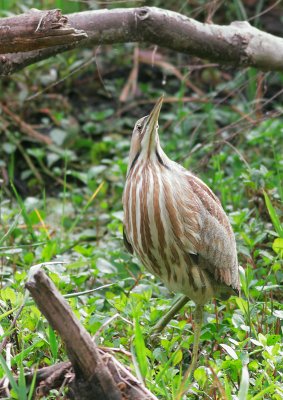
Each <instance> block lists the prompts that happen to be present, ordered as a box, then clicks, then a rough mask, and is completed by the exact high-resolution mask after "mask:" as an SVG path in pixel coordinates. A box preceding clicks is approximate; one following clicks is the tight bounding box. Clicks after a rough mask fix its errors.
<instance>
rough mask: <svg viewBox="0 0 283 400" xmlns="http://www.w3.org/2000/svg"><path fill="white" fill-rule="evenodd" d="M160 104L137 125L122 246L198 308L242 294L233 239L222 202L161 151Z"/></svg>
mask: <svg viewBox="0 0 283 400" xmlns="http://www.w3.org/2000/svg"><path fill="white" fill-rule="evenodd" d="M161 105H162V98H161V99H159V101H158V102H157V103H156V105H155V107H154V109H153V110H152V112H151V114H150V115H149V116H146V117H144V118H141V119H140V120H138V121H137V123H136V125H135V128H134V131H133V135H132V141H131V149H130V155H129V166H128V172H127V179H126V185H125V190H124V194H123V206H124V241H125V244H126V247H127V248H128V250H129V251H131V252H135V253H136V255H137V256H138V258H139V259H140V260H141V261H142V263H143V264H144V266H145V267H146V268H147V269H148V270H149V271H150V272H151V273H153V274H154V275H156V276H157V277H159V278H160V279H161V280H162V281H163V282H164V284H165V285H166V286H167V287H168V288H169V289H170V290H172V291H173V292H180V293H183V294H185V295H186V296H188V297H189V298H191V299H192V300H193V301H194V302H195V303H196V304H201V305H202V304H205V303H206V302H207V301H208V300H209V299H210V298H212V297H219V298H221V299H227V298H229V297H230V295H231V294H233V293H235V292H237V291H238V290H239V276H238V261H237V252H236V243H235V238H234V234H233V231H232V228H231V225H230V223H229V220H228V217H227V215H226V214H225V212H224V210H223V208H222V206H221V203H220V201H219V200H218V198H217V197H216V196H215V195H214V193H213V192H212V191H211V190H210V189H209V188H208V187H207V186H206V185H205V184H204V183H203V182H202V181H201V180H200V179H199V178H197V177H196V176H194V175H193V174H192V173H190V172H189V171H187V170H186V169H184V168H183V167H182V166H180V165H179V164H177V163H175V162H174V161H171V160H170V159H169V158H168V157H167V156H166V154H165V153H164V151H163V150H162V149H161V147H160V143H159V137H158V117H159V113H160V109H161Z"/></svg>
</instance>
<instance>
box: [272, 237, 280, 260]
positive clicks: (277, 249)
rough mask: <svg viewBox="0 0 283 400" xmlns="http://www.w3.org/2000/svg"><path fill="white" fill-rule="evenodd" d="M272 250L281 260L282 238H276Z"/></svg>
mask: <svg viewBox="0 0 283 400" xmlns="http://www.w3.org/2000/svg"><path fill="white" fill-rule="evenodd" d="M272 249H273V250H274V251H275V253H276V254H278V255H279V257H280V258H283V238H281V237H280V238H276V239H275V240H274V242H273V244H272Z"/></svg>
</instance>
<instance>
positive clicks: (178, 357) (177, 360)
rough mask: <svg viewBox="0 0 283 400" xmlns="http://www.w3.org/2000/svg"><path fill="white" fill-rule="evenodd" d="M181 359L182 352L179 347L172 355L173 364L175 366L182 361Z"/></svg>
mask: <svg viewBox="0 0 283 400" xmlns="http://www.w3.org/2000/svg"><path fill="white" fill-rule="evenodd" d="M182 359H183V352H182V350H180V349H179V350H177V351H176V353H175V354H174V356H173V361H172V363H173V365H174V366H175V365H177V364H179V363H180V362H181V361H182Z"/></svg>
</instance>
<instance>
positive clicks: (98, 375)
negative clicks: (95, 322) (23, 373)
mask: <svg viewBox="0 0 283 400" xmlns="http://www.w3.org/2000/svg"><path fill="white" fill-rule="evenodd" d="M26 287H27V288H28V290H29V291H30V293H31V295H32V297H33V298H34V300H35V302H36V303H37V305H38V307H39V309H40V310H41V312H42V313H43V314H44V315H45V317H46V318H47V319H48V321H49V323H50V325H51V326H52V327H53V328H54V329H55V330H56V331H57V332H58V334H59V335H60V336H61V338H62V339H63V341H64V343H65V345H66V350H67V353H68V356H69V359H70V361H71V364H72V368H70V367H71V364H70V363H68V362H67V363H60V364H58V365H55V366H51V367H47V368H44V369H41V370H39V371H37V372H36V376H37V384H39V385H38V390H39V392H40V393H41V394H42V395H46V394H47V393H48V390H50V389H51V388H53V387H55V386H56V385H59V386H60V385H61V384H62V382H63V381H65V382H67V385H68V386H69V387H70V395H71V396H73V397H74V398H75V399H79V400H90V399H95V400H122V399H128V400H157V398H156V397H155V396H154V395H152V394H151V393H150V392H149V391H148V390H147V389H146V388H145V387H143V385H142V384H141V383H140V382H138V380H137V379H136V378H135V377H134V376H133V375H132V374H131V373H130V372H129V371H128V370H127V369H126V368H125V367H124V366H123V365H121V364H120V363H119V362H118V361H117V360H116V359H115V358H114V357H113V356H112V355H111V354H109V353H106V352H105V351H103V350H100V349H99V348H98V347H97V346H96V345H95V343H94V342H93V340H92V338H91V336H90V335H89V333H88V332H87V331H86V330H85V329H84V328H83V327H82V326H81V325H80V323H79V321H78V320H77V319H76V317H75V316H74V314H73V312H72V310H71V308H70V306H69V304H68V303H67V302H66V300H65V299H64V298H63V296H62V295H61V294H60V293H59V292H58V290H57V289H56V287H55V285H54V284H53V283H52V281H51V280H50V279H49V278H48V277H47V275H46V274H45V273H44V272H43V271H41V270H39V271H37V272H36V273H35V274H34V275H33V276H32V278H31V279H30V280H29V281H28V282H27V284H26ZM32 375H33V374H30V378H29V379H27V380H28V381H31V379H32ZM3 382H4V381H3ZM57 387H58V386H57ZM0 390H1V384H0Z"/></svg>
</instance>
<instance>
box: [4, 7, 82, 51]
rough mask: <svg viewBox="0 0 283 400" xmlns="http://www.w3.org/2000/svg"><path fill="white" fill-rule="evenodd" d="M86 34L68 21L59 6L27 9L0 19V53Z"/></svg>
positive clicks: (65, 41)
mask: <svg viewBox="0 0 283 400" xmlns="http://www.w3.org/2000/svg"><path fill="white" fill-rule="evenodd" d="M86 36H87V35H86V33H85V32H83V31H81V30H77V29H75V28H74V27H72V26H71V25H70V23H69V22H68V19H67V17H65V16H63V15H62V14H61V11H60V10H50V11H39V10H35V9H33V10H31V11H30V12H28V13H26V14H22V15H18V16H16V17H9V18H1V19H0V53H1V54H4V53H9V52H13V53H16V52H21V51H23V52H25V51H31V50H36V49H41V48H46V47H52V46H57V45H62V44H63V45H65V44H68V43H77V42H78V41H80V40H82V39H83V38H85V37H86Z"/></svg>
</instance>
